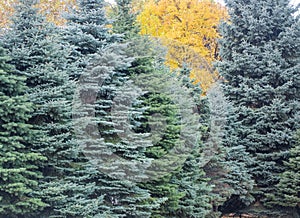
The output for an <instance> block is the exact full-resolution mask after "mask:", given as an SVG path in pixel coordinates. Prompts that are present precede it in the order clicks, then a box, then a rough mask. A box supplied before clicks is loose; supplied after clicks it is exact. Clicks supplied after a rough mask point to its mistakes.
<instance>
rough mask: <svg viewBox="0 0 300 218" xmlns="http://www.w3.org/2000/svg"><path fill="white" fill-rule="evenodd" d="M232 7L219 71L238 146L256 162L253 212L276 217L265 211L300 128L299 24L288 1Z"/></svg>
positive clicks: (224, 28) (231, 0)
mask: <svg viewBox="0 0 300 218" xmlns="http://www.w3.org/2000/svg"><path fill="white" fill-rule="evenodd" d="M227 6H228V7H229V15H230V22H228V23H224V24H223V25H222V26H221V35H222V37H223V38H222V39H221V40H220V44H221V51H220V56H221V58H222V61H221V62H219V64H218V70H219V71H220V72H221V74H222V76H224V93H225V96H226V97H228V99H229V100H230V101H231V102H232V103H233V106H234V107H235V108H236V110H237V111H238V112H237V113H236V115H237V122H239V123H240V127H239V129H238V131H237V132H236V133H237V137H238V143H239V144H240V145H241V146H243V147H244V148H245V149H246V152H248V153H249V154H250V155H251V156H252V157H253V158H254V164H253V165H251V167H250V168H248V172H250V173H251V175H252V177H253V178H254V179H255V183H256V184H255V186H254V189H253V191H252V194H253V195H254V197H255V200H256V203H255V205H254V206H253V207H252V208H251V209H249V208H248V211H254V212H255V213H258V214H268V215H270V216H273V217H276V216H279V215H278V214H279V211H278V210H277V209H278V208H270V209H267V208H265V206H267V202H268V201H269V199H268V198H267V197H266V195H267V194H274V193H276V192H277V188H276V185H277V184H278V183H279V180H280V177H279V175H280V173H283V172H284V170H285V166H284V165H283V164H282V163H283V161H286V160H287V154H288V153H289V148H290V147H291V146H292V145H293V144H294V143H295V140H294V138H293V135H294V133H295V131H296V129H297V128H299V127H298V126H299V106H300V105H299V85H298V80H297V78H298V77H299V70H297V69H298V68H299V46H298V45H299V21H298V18H297V17H295V16H293V13H294V12H295V11H296V10H295V9H293V8H292V6H290V5H289V2H287V1H264V2H261V1H256V0H255V1H250V2H249V1H235V0H228V1H227ZM251 156H250V157H251Z"/></svg>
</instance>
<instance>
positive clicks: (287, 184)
mask: <svg viewBox="0 0 300 218" xmlns="http://www.w3.org/2000/svg"><path fill="white" fill-rule="evenodd" d="M296 140H297V142H296V144H295V145H293V147H292V148H291V149H290V156H289V159H288V161H286V162H284V164H285V166H286V169H285V171H284V172H283V173H282V174H281V175H280V181H279V183H278V184H277V185H276V188H277V192H276V193H275V194H270V195H268V197H269V198H270V201H269V202H268V204H269V205H270V206H276V205H277V206H281V207H285V208H289V209H293V208H295V209H298V210H299V203H300V197H299V193H300V169H299V161H300V160H299V158H300V132H299V131H298V132H297V135H296ZM295 216H296V215H295Z"/></svg>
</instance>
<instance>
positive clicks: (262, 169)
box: [0, 0, 300, 218]
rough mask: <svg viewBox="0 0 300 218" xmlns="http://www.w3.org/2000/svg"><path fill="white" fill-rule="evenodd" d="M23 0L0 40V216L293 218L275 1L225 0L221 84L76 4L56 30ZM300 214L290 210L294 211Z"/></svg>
mask: <svg viewBox="0 0 300 218" xmlns="http://www.w3.org/2000/svg"><path fill="white" fill-rule="evenodd" d="M35 3H36V1H35V0H21V1H20V3H19V4H17V6H16V13H15V16H14V17H13V19H12V25H11V27H10V28H9V29H8V30H6V31H5V32H4V34H3V35H1V40H0V44H1V49H0V57H1V58H0V73H1V74H0V75H1V80H0V82H1V86H0V98H1V103H0V104H1V107H0V110H1V118H0V120H1V121H0V124H1V127H0V128H1V133H0V134H1V137H0V140H1V143H0V147H1V152H0V163H1V165H0V175H1V176H0V216H1V217H2V216H3V217H4V216H6V217H47V218H48V217H157V218H158V217H197V218H199V217H218V216H220V214H221V212H223V213H227V212H240V213H253V214H258V215H267V216H270V217H279V216H283V217H297V216H299V202H300V199H299V187H300V184H299V181H300V178H299V163H298V162H299V146H300V139H299V134H298V137H297V136H296V131H297V129H300V128H299V117H300V116H299V115H300V114H299V111H300V110H299V109H300V108H299V107H300V103H299V97H300V96H299V93H300V92H299V91H300V85H299V79H298V78H299V74H300V70H299V69H300V67H299V66H300V65H299V63H300V61H299V57H300V51H299V48H300V37H299V36H300V28H299V18H297V17H295V16H293V13H294V12H295V10H294V9H293V8H292V7H291V6H290V5H288V2H286V1H284V0H278V1H272V0H267V1H263V2H261V1H258V0H251V1H248V0H247V1H246V0H228V1H227V5H228V7H229V13H230V22H228V23H224V24H223V25H222V26H221V34H222V36H223V38H222V40H221V41H220V46H221V47H220V48H221V50H220V54H221V57H222V61H220V62H219V63H217V64H216V66H217V68H218V70H219V72H220V73H221V74H222V76H223V81H221V82H220V83H221V84H217V85H216V86H215V87H214V88H212V90H211V91H210V92H209V93H208V95H207V97H203V96H201V90H200V89H199V88H198V87H199V86H198V85H194V84H193V81H191V80H190V79H189V69H188V67H184V68H183V69H181V70H179V71H178V72H175V73H174V74H171V73H170V71H169V70H168V69H167V68H166V67H164V63H163V49H162V48H161V47H160V46H159V45H157V43H155V42H153V41H151V40H149V39H148V38H146V37H141V36H139V35H138V32H139V29H138V27H137V26H135V15H134V14H132V13H131V11H130V7H131V0H117V7H116V8H115V9H116V10H115V11H113V15H114V18H115V22H114V23H113V29H109V28H108V25H109V24H111V23H110V21H109V20H108V19H107V18H106V16H105V3H104V1H103V0H78V7H77V8H76V10H74V11H72V12H71V13H70V14H67V15H66V19H67V24H66V25H65V26H64V27H57V26H54V25H53V24H51V23H48V22H46V21H45V18H44V16H43V15H41V14H40V13H39V11H38V9H37V8H36V7H35ZM297 210H298V211H297Z"/></svg>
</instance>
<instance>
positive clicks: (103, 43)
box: [64, 0, 120, 79]
mask: <svg viewBox="0 0 300 218" xmlns="http://www.w3.org/2000/svg"><path fill="white" fill-rule="evenodd" d="M105 4H106V3H105V1H104V0H77V7H76V8H75V9H73V10H70V12H69V13H68V14H66V15H65V17H66V20H67V24H66V27H65V34H64V35H65V36H64V40H65V41H67V42H68V43H70V44H71V45H72V46H74V49H73V51H72V55H71V57H70V61H72V62H75V63H76V64H77V66H78V68H79V69H77V71H74V72H73V74H72V75H71V76H72V78H75V79H78V78H79V77H80V75H81V73H82V72H83V71H84V69H86V67H88V65H89V59H90V55H93V54H96V53H98V52H99V49H104V48H106V47H107V46H109V45H111V44H112V43H114V42H117V41H118V40H119V39H120V37H119V36H118V35H116V34H111V28H109V25H111V21H110V20H108V18H107V17H106V12H105V7H104V6H105Z"/></svg>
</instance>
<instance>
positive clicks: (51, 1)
mask: <svg viewBox="0 0 300 218" xmlns="http://www.w3.org/2000/svg"><path fill="white" fill-rule="evenodd" d="M17 2H18V0H0V28H1V27H2V28H3V27H7V25H8V24H9V22H10V20H9V19H10V17H11V16H12V15H13V13H14V4H15V3H17ZM75 5H76V0H40V1H39V3H38V4H37V7H38V8H40V10H41V13H44V14H45V15H46V17H47V20H48V21H50V22H53V23H55V24H56V25H63V24H65V19H64V18H63V17H62V16H61V15H62V13H64V12H67V11H68V10H69V9H71V8H73V7H75Z"/></svg>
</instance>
